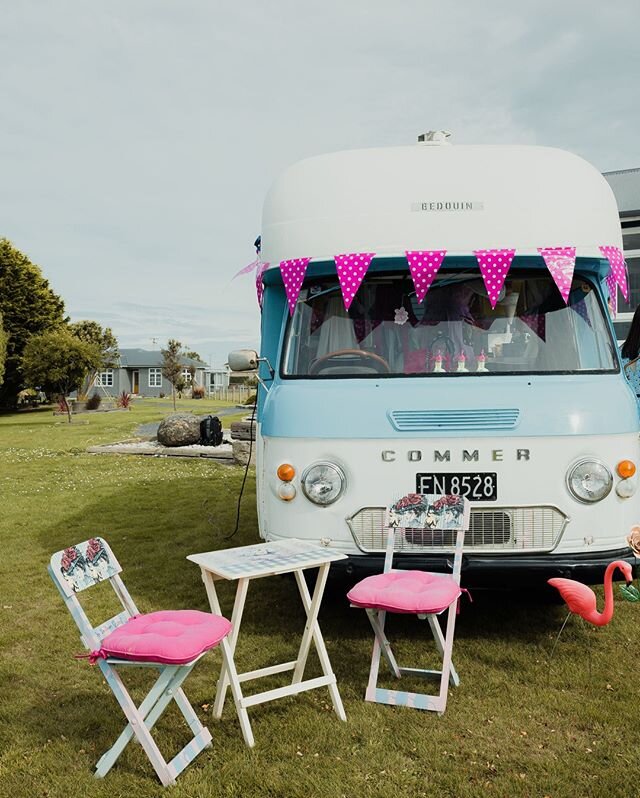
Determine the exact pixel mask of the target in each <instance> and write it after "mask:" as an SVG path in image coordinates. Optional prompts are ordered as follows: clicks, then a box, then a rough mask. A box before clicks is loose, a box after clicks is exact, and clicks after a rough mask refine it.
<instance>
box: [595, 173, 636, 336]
mask: <svg viewBox="0 0 640 798" xmlns="http://www.w3.org/2000/svg"><path fill="white" fill-rule="evenodd" d="M604 177H605V179H606V180H607V182H608V183H609V185H610V186H611V189H612V190H613V193H614V196H615V198H616V202H617V203H618V211H619V213H620V225H621V227H622V246H623V248H624V257H625V260H626V261H627V266H628V267H629V301H628V302H625V300H624V297H623V296H622V293H619V294H618V315H617V317H616V320H615V322H614V327H615V330H616V337H617V339H618V340H619V341H624V340H625V338H626V337H627V333H628V332H629V327H630V326H631V319H632V318H633V313H634V311H635V309H636V308H637V307H638V305H640V168H639V169H620V170H618V171H616V172H605V173H604Z"/></svg>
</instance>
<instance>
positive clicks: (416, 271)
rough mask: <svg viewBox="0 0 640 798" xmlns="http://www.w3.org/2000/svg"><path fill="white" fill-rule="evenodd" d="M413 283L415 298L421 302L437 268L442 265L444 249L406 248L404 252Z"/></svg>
mask: <svg viewBox="0 0 640 798" xmlns="http://www.w3.org/2000/svg"><path fill="white" fill-rule="evenodd" d="M405 254H406V256H407V262H408V264H409V270H410V272H411V277H412V278H413V284H414V286H415V288H416V299H417V300H418V302H422V301H423V299H424V298H425V296H426V293H427V291H428V290H429V289H430V288H431V283H432V282H433V280H434V278H435V276H436V274H437V273H438V269H439V268H440V266H441V265H442V261H443V260H444V256H445V255H446V254H447V250H446V249H429V250H424V251H416V250H407V251H406V252H405Z"/></svg>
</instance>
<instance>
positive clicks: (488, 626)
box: [0, 400, 640, 798]
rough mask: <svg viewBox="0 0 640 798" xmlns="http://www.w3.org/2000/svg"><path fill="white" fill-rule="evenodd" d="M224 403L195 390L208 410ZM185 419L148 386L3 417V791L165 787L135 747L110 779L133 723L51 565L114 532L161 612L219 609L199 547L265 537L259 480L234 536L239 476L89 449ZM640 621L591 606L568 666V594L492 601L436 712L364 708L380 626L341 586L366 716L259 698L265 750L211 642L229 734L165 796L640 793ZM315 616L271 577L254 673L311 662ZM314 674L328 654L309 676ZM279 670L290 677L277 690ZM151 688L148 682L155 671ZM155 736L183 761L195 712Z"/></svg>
mask: <svg viewBox="0 0 640 798" xmlns="http://www.w3.org/2000/svg"><path fill="white" fill-rule="evenodd" d="M221 406H222V404H221V403H212V402H209V401H208V400H207V401H198V402H194V401H192V400H190V401H184V402H181V403H180V409H186V410H195V411H197V412H198V413H204V412H211V411H214V410H215V409H220V407H221ZM168 412H171V408H169V407H168V405H167V403H166V402H164V403H160V402H157V401H154V400H144V401H139V402H137V403H136V404H135V405H134V409H133V410H132V411H131V412H118V413H99V414H92V415H80V416H78V417H77V418H76V419H75V420H74V423H73V424H72V425H68V424H67V423H66V422H65V421H64V419H63V418H62V417H54V416H53V415H52V413H51V411H50V410H41V411H37V412H30V413H21V414H10V415H4V416H0V541H1V543H2V567H1V568H0V796H1V798H5V796H7V797H8V796H11V797H12V798H23V796H24V797H25V798H26V797H27V796H29V798H30V796H50V797H53V796H60V797H61V798H62V796H65V797H66V796H72V797H73V796H109V798H115V797H116V796H127V798H129V797H130V796H157V795H159V794H160V793H161V788H160V786H159V782H157V780H156V778H155V774H154V773H153V771H152V769H151V766H150V765H149V763H148V762H147V760H146V758H145V756H144V755H143V753H142V751H141V749H140V748H139V746H136V745H130V746H129V747H128V748H127V750H126V751H125V753H124V754H123V756H122V757H121V758H120V760H119V762H118V763H117V764H116V766H115V768H114V769H113V770H112V771H111V773H110V774H109V775H108V776H107V777H106V779H104V780H102V781H98V780H96V779H94V778H93V776H92V770H93V766H94V764H95V762H96V761H97V759H98V757H99V756H100V754H101V753H102V752H103V751H104V750H106V749H107V748H108V747H109V746H110V745H111V743H112V742H113V740H114V739H115V737H116V736H117V735H118V734H119V732H120V730H121V728H122V727H123V726H124V719H123V717H122V716H121V713H120V710H119V708H118V706H117V704H116V702H115V700H114V699H113V697H112V696H111V694H110V691H109V690H108V688H107V687H106V685H105V684H104V683H103V681H102V678H101V674H100V671H99V670H98V669H96V668H92V667H91V666H89V665H88V664H87V662H86V661H83V660H75V659H74V658H73V654H74V653H77V652H80V651H81V650H82V646H81V644H80V642H79V639H78V635H77V632H76V631H75V625H74V624H73V621H72V619H71V616H70V615H68V613H67V611H66V609H65V608H64V605H63V603H62V601H61V600H60V598H59V596H58V593H57V591H56V590H55V588H54V586H53V584H52V582H51V580H50V578H49V576H48V574H47V572H46V565H47V562H48V559H49V556H50V554H51V553H52V552H54V551H56V550H58V549H60V548H63V547H65V546H67V545H69V544H71V543H74V542H79V541H82V540H85V539H86V538H87V537H89V536H92V535H96V534H100V535H103V536H104V537H105V538H106V539H107V540H108V541H109V542H110V543H111V545H112V546H113V548H114V550H115V553H116V555H117V556H118V558H119V560H120V562H121V564H122V566H123V568H124V574H123V576H124V579H125V582H126V583H127V586H128V587H129V589H130V591H131V593H132V594H133V596H134V598H135V599H136V600H137V602H138V604H139V606H140V608H141V610H142V611H151V610H154V609H162V608H184V607H193V608H199V609H207V608H208V605H207V602H206V597H205V593H204V588H203V586H202V583H201V580H200V575H199V572H198V569H197V568H196V567H195V566H194V565H192V564H190V563H188V562H187V561H186V559H185V557H186V555H187V554H189V553H191V552H196V551H204V550H207V549H213V548H220V547H225V546H230V545H238V544H246V543H252V542H255V541H256V540H257V522H256V510H255V499H254V493H255V479H254V475H253V472H250V479H249V480H248V483H247V489H246V493H245V497H244V498H243V500H242V512H241V522H240V527H239V531H238V533H237V535H236V536H235V538H234V539H233V540H227V539H226V536H227V535H228V534H229V533H230V532H231V530H232V529H233V526H234V523H235V513H236V499H237V494H238V490H239V486H240V483H241V480H242V475H243V471H242V469H241V468H239V467H235V466H224V465H219V464H216V463H214V462H210V461H205V460H192V459H190V458H185V459H181V458H152V457H141V456H138V457H135V456H121V457H117V456H113V455H111V456H102V455H89V454H86V453H85V448H86V447H87V446H88V445H91V444H95V443H106V442H112V441H116V440H123V439H125V438H128V437H131V436H132V435H133V432H134V430H135V428H136V427H137V426H138V425H139V424H141V423H144V422H149V421H152V420H157V419H159V418H161V417H162V416H163V415H164V414H166V413H168ZM243 415H245V414H244V413H242V412H241V411H239V413H238V416H237V417H242V416H243ZM224 422H225V425H228V423H229V417H228V416H227V417H225V418H224ZM106 587H107V586H106V585H100V586H98V587H97V588H95V592H97V595H96V596H95V597H94V598H93V600H92V601H91V602H90V611H91V613H92V617H93V614H95V616H96V617H95V620H96V621H97V620H103V619H105V618H106V617H108V616H109V615H110V614H112V613H111V612H110V610H111V609H113V608H114V605H112V604H111V603H110V602H111V599H110V597H109V596H108V594H107V592H105V591H104V590H103V588H106ZM225 587H226V589H223V591H222V592H223V598H224V600H225V601H226V607H228V608H229V607H230V604H231V598H232V594H231V590H230V587H229V586H223V588H225ZM92 592H93V591H89V594H91V593H92ZM527 599H529V600H527ZM107 604H109V606H107ZM639 613H640V606H639V605H634V604H629V603H626V602H619V603H618V605H617V609H616V614H615V616H614V619H613V622H612V623H611V625H610V626H609V627H606V628H604V629H598V630H594V629H591V628H586V627H584V626H582V625H581V624H579V623H577V622H576V621H575V620H574V619H572V620H571V621H570V622H569V624H568V626H567V628H566V629H565V632H564V634H563V636H562V638H561V641H560V643H559V645H558V647H557V649H556V653H555V655H554V659H553V661H552V663H551V667H549V654H550V651H551V648H552V645H553V640H554V638H555V636H556V633H557V631H558V629H559V627H560V624H561V623H562V620H563V618H564V615H565V613H564V609H563V608H562V607H560V606H553V605H548V604H547V605H545V604H541V603H540V602H539V601H536V600H535V597H527V596H509V597H505V596H498V597H495V596H493V597H492V596H486V595H481V594H475V595H474V602H473V603H472V604H469V603H467V602H465V603H464V604H463V612H462V614H461V615H460V618H459V621H458V628H457V635H456V645H455V649H454V659H455V662H456V665H457V668H458V671H459V673H460V676H461V685H460V687H459V688H458V689H457V690H452V691H451V692H450V697H449V705H448V708H447V712H446V714H445V715H444V717H442V718H438V717H437V716H435V715H432V714H430V713H422V712H419V711H417V710H409V709H402V708H395V709H394V708H391V707H384V706H378V705H372V704H366V703H365V702H364V701H363V700H362V696H363V693H364V687H365V683H366V678H367V673H368V665H369V657H370V650H371V640H372V636H371V633H370V630H369V627H368V623H367V621H366V617H365V614H364V612H359V611H356V610H352V609H349V607H348V605H347V602H346V600H345V599H344V591H343V589H342V588H337V587H334V588H333V590H332V592H331V593H328V594H327V595H326V596H325V602H324V605H323V609H322V612H321V625H322V629H323V632H324V635H325V639H326V641H327V647H328V649H329V655H330V657H331V659H332V662H333V665H334V668H335V670H336V673H337V675H338V684H339V688H340V691H341V694H342V697H343V700H344V704H345V709H346V712H347V717H348V722H347V723H346V724H343V723H341V722H340V721H338V720H337V718H336V716H335V715H334V714H333V712H332V711H331V709H330V703H329V700H328V694H327V693H326V692H325V691H323V690H316V691H312V692H310V693H306V694H302V695H301V696H298V697H297V698H290V699H285V700H282V701H279V702H274V703H271V704H266V705H263V706H259V707H255V708H253V709H252V710H250V717H251V719H252V722H253V728H254V733H255V737H256V747H255V749H253V750H251V751H249V750H248V749H246V748H245V746H244V744H243V741H242V737H241V734H240V729H239V725H238V723H237V719H236V717H235V714H234V710H233V705H232V704H231V703H230V702H229V703H228V705H227V707H226V708H225V713H224V716H223V719H222V721H221V722H215V721H214V720H213V719H211V718H210V712H211V708H210V706H211V704H212V699H213V696H214V688H215V681H216V678H217V674H218V671H219V667H220V655H219V652H214V653H213V654H212V655H210V656H207V657H205V658H204V659H203V661H201V662H200V663H199V664H198V666H197V667H196V669H195V670H194V672H193V674H192V675H191V677H190V678H189V679H188V680H187V682H186V683H185V691H186V692H187V695H188V696H189V697H190V699H191V700H192V703H193V704H194V705H195V706H196V708H197V710H198V712H199V714H200V715H201V717H202V719H203V720H204V721H205V722H207V721H208V725H209V728H210V729H211V732H212V734H213V737H214V739H213V747H212V748H211V749H209V750H207V751H205V752H204V753H203V754H201V755H200V756H199V757H198V758H197V759H196V760H195V762H194V763H193V764H192V765H191V766H190V767H189V768H188V769H187V771H186V772H185V773H183V774H182V776H181V777H180V778H179V780H178V784H177V786H176V787H174V788H171V789H170V792H169V793H168V794H170V795H172V796H176V797H179V798H187V796H189V798H192V797H195V796H212V797H213V796H238V798H239V797H240V796H244V798H246V797H247V796H296V797H297V796H300V798H302V797H303V796H304V797H305V798H307V796H321V797H322V798H324V797H326V798H339V797H340V796H347V798H357V797H358V796H385V797H386V798H393V797H394V796H396V797H397V798H400V796H456V797H457V796H479V795H485V794H488V795H496V796H505V797H508V798H512V797H514V798H515V797H516V796H532V797H533V796H540V798H542V796H545V795H548V796H552V797H553V798H557V796H571V797H572V798H573V796H600V795H602V796H607V795H609V796H634V795H636V794H638V790H639V788H638V783H639V781H640V766H639V764H638V756H637V740H636V737H637V735H638V723H637V718H638V711H639V710H638V707H639V706H640V702H639V698H640V687H639V686H638V681H637V680H636V679H635V675H636V674H635V670H636V663H637V662H638V656H639V654H640V645H639V642H638V640H639V636H638V629H639V628H640V615H639ZM100 616H102V617H100ZM302 625H303V612H302V609H301V607H300V604H299V601H298V599H297V591H296V588H295V584H294V583H293V581H290V580H289V579H284V578H283V579H265V580H262V581H258V582H254V583H252V587H251V590H250V594H249V600H248V602H247V609H246V614H245V622H244V624H243V633H242V634H241V639H240V644H239V649H238V652H237V660H238V664H239V667H240V668H241V669H242V670H249V669H253V668H257V667H260V666H262V665H264V664H268V662H269V661H272V662H273V661H281V660H288V659H293V658H294V657H295V652H296V642H297V635H298V634H299V632H300V631H301V629H302ZM390 629H392V630H393V629H395V630H396V632H397V638H398V640H399V653H400V654H401V655H403V654H404V655H406V656H405V657H401V659H402V658H404V659H406V660H407V664H411V665H419V664H420V661H424V659H425V657H424V656H423V651H427V650H430V649H427V648H426V647H425V646H423V640H426V634H425V628H424V626H423V625H421V624H420V622H418V621H416V620H414V619H412V618H407V619H397V618H392V619H391V621H390ZM314 671H315V674H314V673H313V672H314ZM317 672H318V666H317V663H316V662H315V660H314V661H312V662H311V671H310V673H312V675H317ZM281 678H282V677H274V678H273V683H274V685H275V684H278V683H281V682H279V681H278V679H281ZM133 682H134V684H138V685H140V686H141V687H146V682H145V679H144V674H142V673H140V674H136V675H135V678H134V679H133ZM388 684H389V685H390V684H391V682H388ZM143 693H144V691H143V692H141V693H140V695H142V694H143ZM156 737H157V739H158V741H159V743H160V746H161V748H162V749H163V750H164V752H165V754H167V755H169V754H171V755H173V753H174V752H175V751H177V749H178V748H179V747H181V746H182V744H183V742H184V741H185V740H186V739H187V737H188V735H187V733H186V730H185V727H184V724H183V723H182V720H181V718H180V716H179V715H178V713H176V712H174V711H173V710H171V711H170V712H167V713H166V715H165V716H164V717H163V719H162V720H161V721H160V723H159V724H158V728H157V735H156Z"/></svg>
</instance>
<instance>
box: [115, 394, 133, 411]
mask: <svg viewBox="0 0 640 798" xmlns="http://www.w3.org/2000/svg"><path fill="white" fill-rule="evenodd" d="M116 405H117V406H118V407H122V408H124V409H129V410H131V394H129V393H127V392H126V391H123V392H122V393H121V394H120V396H119V397H118V398H117V399H116Z"/></svg>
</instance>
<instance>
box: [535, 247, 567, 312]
mask: <svg viewBox="0 0 640 798" xmlns="http://www.w3.org/2000/svg"><path fill="white" fill-rule="evenodd" d="M538 252H539V253H540V254H541V255H542V258H543V260H544V262H545V264H546V266H547V269H549V274H550V275H551V276H552V277H553V279H554V282H555V284H556V285H557V286H558V290H559V291H560V294H561V295H562V298H563V299H564V301H565V304H566V303H567V302H568V300H569V292H570V291H571V281H572V280H573V270H574V269H575V266H576V248H575V247H538Z"/></svg>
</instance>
